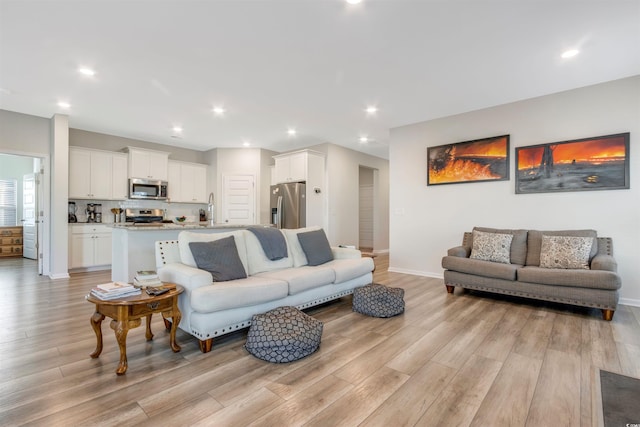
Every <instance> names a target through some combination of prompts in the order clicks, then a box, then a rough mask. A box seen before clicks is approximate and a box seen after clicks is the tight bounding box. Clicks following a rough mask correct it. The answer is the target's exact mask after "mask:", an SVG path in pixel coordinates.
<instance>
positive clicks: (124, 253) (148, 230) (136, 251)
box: [105, 222, 270, 283]
mask: <svg viewBox="0 0 640 427" xmlns="http://www.w3.org/2000/svg"><path fill="white" fill-rule="evenodd" d="M105 225H107V224H105ZM109 225H110V226H111V227H112V230H113V232H112V234H111V236H112V237H111V243H112V245H111V258H112V259H111V280H113V281H118V282H127V283H130V282H132V281H133V278H134V277H135V275H136V271H139V270H156V269H157V267H158V265H157V260H156V255H155V243H156V242H157V241H160V240H177V239H178V235H179V234H180V232H182V231H190V232H193V233H200V234H207V233H224V232H229V231H235V230H243V229H246V228H248V227H256V226H257V227H270V226H268V225H241V224H214V225H213V226H212V225H210V224H209V223H198V222H192V223H184V224H170V223H155V224H144V225H140V224H137V225H133V224H127V223H120V224H118V223H111V224H109Z"/></svg>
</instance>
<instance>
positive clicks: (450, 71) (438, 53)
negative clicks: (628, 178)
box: [0, 0, 640, 158]
mask: <svg viewBox="0 0 640 427" xmlns="http://www.w3.org/2000/svg"><path fill="white" fill-rule="evenodd" d="M569 48H578V49H580V51H581V53H580V54H579V55H578V56H577V57H574V58H573V59H570V60H563V59H561V58H560V54H561V53H562V52H563V51H564V50H566V49H569ZM79 66H87V67H92V68H94V69H95V70H96V73H97V74H96V75H95V76H94V77H92V78H87V77H84V76H81V75H80V74H79V73H77V69H78V67H79ZM637 74H640V1H638V0H628V1H620V0H606V1H602V0H599V1H589V0H584V1H579V0H554V1H551V0H550V1H546V0H535V1H531V0H502V1H487V0H475V1H461V0H422V1H419V0H413V1H409V0H363V3H361V4H359V5H356V6H349V5H348V4H346V2H345V1H344V0H255V1H249V0H209V1H204V0H201V1H190V0H180V1H178V0H174V1H162V0H138V1H113V0H111V1H100V0H77V1H55V0H49V1H32V0H19V1H9V0H0V108H2V109H5V110H10V111H16V112H20V113H26V114H32V115H36V116H42V117H51V116H52V115H53V114H55V113H63V114H68V115H69V123H70V126H71V127H72V128H77V129H84V130H89V131H94V132H101V133H106V134H112V135H118V136H123V137H128V138H134V139H141V140H145V141H151V142H157V143H161V144H168V145H176V146H181V147H185V148H191V149H196V150H209V149H211V148H215V147H240V146H242V143H243V142H244V141H248V142H250V143H251V144H252V146H254V147H263V148H268V149H271V150H275V151H287V150H291V149H296V148H300V147H306V146H309V145H314V144H318V143H324V142H331V143H334V144H339V145H343V146H346V147H349V148H352V149H355V150H359V151H363V152H366V153H369V154H372V155H375V156H379V157H385V158H387V157H388V148H389V147H388V144H389V129H390V128H393V127H396V126H401V125H405V124H410V123H415V122H419V121H423V120H428V119H432V118H437V117H443V116H448V115H452V114H456V113H461V112H465V111H471V110H476V109H479V108H484V107H489V106H494V105H499V104H504V103H508V102H512V101H517V100H521V99H527V98H531V97H535V96H540V95H545V94H549V93H554V92H559V91H563V90H568V89H573V88H577V87H581V86H586V85H590V84H595V83H600V82H604V81H609V80H614V79H618V78H623V77H628V76H632V75H637ZM60 100H65V101H67V102H69V103H70V104H71V108H70V109H69V110H66V111H65V110H62V109H61V108H60V107H58V106H57V102H58V101H60ZM370 104H371V105H377V106H378V108H379V111H378V113H377V114H376V115H375V116H371V117H368V116H367V115H366V113H365V112H364V109H365V107H366V106H367V105H370ZM216 105H224V107H225V108H226V109H227V113H226V114H225V116H224V117H216V116H215V115H214V114H213V113H212V111H211V110H212V108H213V107H214V106H216ZM174 125H180V126H182V127H183V128H184V131H183V134H182V137H181V138H179V139H177V138H173V137H172V136H171V135H172V133H173V131H172V127H173V126H174ZM289 127H293V128H295V129H296V130H297V131H298V135H297V136H296V137H290V136H287V134H286V131H287V129H288V128H289ZM504 131H505V132H508V126H507V125H505V129H504ZM362 135H366V136H368V137H369V138H371V139H373V141H372V142H369V143H367V144H361V143H360V142H359V141H358V138H359V137H360V136H362Z"/></svg>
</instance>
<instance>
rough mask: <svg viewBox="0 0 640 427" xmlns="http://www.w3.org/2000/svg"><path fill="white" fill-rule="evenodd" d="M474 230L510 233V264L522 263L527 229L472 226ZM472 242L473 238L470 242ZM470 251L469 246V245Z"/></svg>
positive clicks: (524, 257)
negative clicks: (511, 238) (511, 236)
mask: <svg viewBox="0 0 640 427" xmlns="http://www.w3.org/2000/svg"><path fill="white" fill-rule="evenodd" d="M473 229H474V230H477V231H483V232H485V233H498V234H512V235H513V240H512V241H511V253H510V255H511V264H519V265H524V263H525V261H526V259H527V230H512V229H508V228H504V229H503V228H489V227H473ZM470 244H471V245H472V244H473V240H472V241H471V242H470ZM469 251H471V246H469Z"/></svg>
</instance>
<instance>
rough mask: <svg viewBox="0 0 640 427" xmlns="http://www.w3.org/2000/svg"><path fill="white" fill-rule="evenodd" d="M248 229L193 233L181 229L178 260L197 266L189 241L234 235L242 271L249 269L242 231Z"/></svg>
mask: <svg viewBox="0 0 640 427" xmlns="http://www.w3.org/2000/svg"><path fill="white" fill-rule="evenodd" d="M245 232H247V233H249V232H248V231H245V230H238V231H230V232H226V233H194V232H192V231H181V232H180V234H178V249H179V250H180V261H181V262H182V263H183V264H185V265H188V266H190V267H195V268H198V266H197V265H196V260H195V259H193V254H192V253H191V248H190V247H189V243H191V242H213V241H215V240H219V239H224V238H225V237H229V236H233V237H235V242H236V247H237V248H238V256H239V257H240V261H242V266H243V267H244V271H247V272H248V271H249V268H248V262H247V245H246V243H245V240H244V233H245Z"/></svg>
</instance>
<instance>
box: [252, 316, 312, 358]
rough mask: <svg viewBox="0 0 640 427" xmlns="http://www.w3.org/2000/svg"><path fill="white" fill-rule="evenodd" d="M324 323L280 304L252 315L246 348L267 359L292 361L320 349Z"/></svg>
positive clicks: (258, 356)
mask: <svg viewBox="0 0 640 427" xmlns="http://www.w3.org/2000/svg"><path fill="white" fill-rule="evenodd" d="M322 326H323V325H322V322H321V321H319V320H317V319H314V318H313V317H311V316H308V315H306V314H304V313H303V312H301V311H300V310H298V309H297V308H295V307H278V308H276V309H274V310H271V311H267V312H266V313H263V314H256V315H254V316H253V318H252V319H251V326H250V327H249V333H248V334H247V343H246V344H245V348H246V349H247V351H248V352H249V353H251V354H253V355H254V356H255V357H257V358H258V359H262V360H266V361H267V362H272V363H287V362H293V361H294V360H298V359H302V358H303V357H306V356H308V355H310V354H311V353H313V352H315V351H316V350H317V349H318V347H319V346H320V338H321V337H322Z"/></svg>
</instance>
